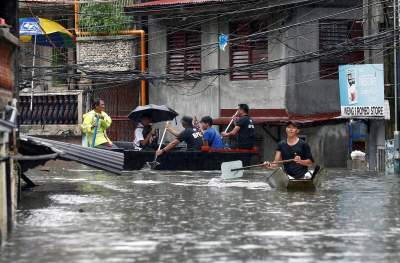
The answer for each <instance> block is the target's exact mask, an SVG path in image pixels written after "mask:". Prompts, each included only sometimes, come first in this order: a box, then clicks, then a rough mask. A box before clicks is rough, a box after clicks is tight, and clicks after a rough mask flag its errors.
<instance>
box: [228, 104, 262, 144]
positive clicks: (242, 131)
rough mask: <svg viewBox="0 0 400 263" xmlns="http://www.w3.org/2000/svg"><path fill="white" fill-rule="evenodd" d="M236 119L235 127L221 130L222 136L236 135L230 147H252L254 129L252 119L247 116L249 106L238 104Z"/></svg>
mask: <svg viewBox="0 0 400 263" xmlns="http://www.w3.org/2000/svg"><path fill="white" fill-rule="evenodd" d="M238 117H239V118H238V119H237V120H236V122H235V128H233V130H232V131H230V132H227V133H225V132H222V133H221V135H222V136H223V137H237V143H236V144H235V145H234V146H232V148H237V149H252V148H253V147H254V142H255V129H254V123H253V120H252V119H251V118H250V117H249V106H248V105H247V104H239V109H238Z"/></svg>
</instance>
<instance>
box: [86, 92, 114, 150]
mask: <svg viewBox="0 0 400 263" xmlns="http://www.w3.org/2000/svg"><path fill="white" fill-rule="evenodd" d="M104 106H105V105H104V100H102V99H96V100H95V101H94V102H93V104H92V110H91V111H89V112H88V113H86V114H84V115H83V123H82V125H81V130H82V132H83V133H85V134H86V141H87V145H88V146H89V147H96V148H105V149H110V148H113V143H112V142H111V140H110V139H109V138H108V136H107V134H106V130H107V129H108V128H109V127H110V126H111V123H112V120H111V118H110V116H108V115H107V113H105V112H104ZM97 118H98V122H97ZM96 123H98V125H97V127H96ZM96 128H97V129H96ZM95 131H96V138H95V142H94V145H92V141H93V136H94V132H95Z"/></svg>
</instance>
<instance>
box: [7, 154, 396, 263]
mask: <svg viewBox="0 0 400 263" xmlns="http://www.w3.org/2000/svg"><path fill="white" fill-rule="evenodd" d="M48 166H49V167H50V171H49V172H46V171H40V170H34V171H31V172H30V175H31V176H30V177H31V179H33V180H34V181H35V182H37V183H39V184H40V186H39V187H36V188H34V189H33V190H31V191H24V192H23V200H22V205H21V207H20V210H19V212H18V224H17V226H16V229H15V230H14V231H13V233H12V234H11V236H10V238H9V240H8V242H7V243H6V244H5V246H4V247H3V248H2V249H1V262H266V261H268V262H321V261H324V262H350V261H351V262H364V263H365V262H380V263H382V262H399V261H400V187H399V186H400V178H399V177H397V176H394V175H377V174H374V173H366V172H349V171H346V170H340V171H333V170H330V171H329V174H328V175H327V177H326V178H324V179H323V182H322V188H320V189H319V190H317V191H316V192H282V191H276V190H274V189H271V188H270V187H269V186H268V184H267V183H266V176H267V175H268V173H269V172H261V171H253V172H250V173H246V174H245V177H244V178H242V179H240V180H233V181H230V182H228V183H226V182H221V181H220V180H219V179H218V173H217V172H154V171H138V172H132V173H127V174H124V175H122V176H115V175H112V174H109V173H106V172H102V171H98V170H94V169H93V168H89V167H86V166H81V165H78V164H74V163H64V162H62V163H60V162H59V163H56V162H51V163H49V164H48ZM62 166H65V168H61V167H62Z"/></svg>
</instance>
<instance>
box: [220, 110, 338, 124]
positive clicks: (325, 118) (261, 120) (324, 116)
mask: <svg viewBox="0 0 400 263" xmlns="http://www.w3.org/2000/svg"><path fill="white" fill-rule="evenodd" d="M235 112H236V109H224V110H221V117H219V118H216V119H214V123H215V124H217V125H227V124H228V123H229V122H230V120H231V116H232V115H234V114H235ZM249 115H250V116H251V118H252V119H253V121H254V123H255V124H270V125H277V126H280V125H286V124H287V123H288V122H289V121H295V122H297V123H299V125H301V126H305V127H307V126H315V125H322V124H326V123H329V122H343V121H345V120H344V119H340V118H339V116H340V112H327V113H317V114H309V115H298V114H293V113H289V112H288V111H287V110H286V109H267V110H259V109H254V110H250V114H249Z"/></svg>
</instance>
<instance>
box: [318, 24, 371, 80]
mask: <svg viewBox="0 0 400 263" xmlns="http://www.w3.org/2000/svg"><path fill="white" fill-rule="evenodd" d="M362 36H363V27H362V23H361V21H355V20H321V21H320V22H319V48H320V50H325V49H329V48H334V47H336V46H337V45H338V44H341V43H343V42H345V41H347V40H349V39H352V38H356V37H362ZM363 60H364V52H363V51H362V50H357V51H353V52H351V53H346V54H344V55H342V56H327V57H323V58H321V59H320V61H319V70H320V78H321V79H338V68H339V65H345V64H359V63H362V61H363Z"/></svg>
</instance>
